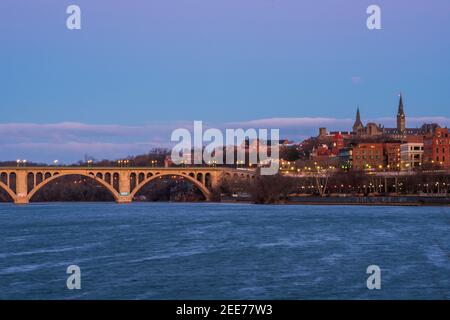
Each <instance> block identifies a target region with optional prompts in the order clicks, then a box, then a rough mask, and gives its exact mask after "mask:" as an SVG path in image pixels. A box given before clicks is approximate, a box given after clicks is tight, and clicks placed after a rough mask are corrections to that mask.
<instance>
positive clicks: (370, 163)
mask: <svg viewBox="0 0 450 320" xmlns="http://www.w3.org/2000/svg"><path fill="white" fill-rule="evenodd" d="M352 162H353V163H352V167H353V170H367V169H375V168H383V167H384V155H383V144H382V143H359V144H357V145H355V146H353V150H352Z"/></svg>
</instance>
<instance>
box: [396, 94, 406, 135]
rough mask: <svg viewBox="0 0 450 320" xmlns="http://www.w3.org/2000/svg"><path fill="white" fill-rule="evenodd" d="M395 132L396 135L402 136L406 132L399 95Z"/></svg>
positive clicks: (403, 112) (401, 100) (401, 101)
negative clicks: (396, 131)
mask: <svg viewBox="0 0 450 320" xmlns="http://www.w3.org/2000/svg"><path fill="white" fill-rule="evenodd" d="M397 130H398V133H400V134H403V133H405V131H406V119H405V111H404V110H403V97H402V95H401V94H400V101H399V103H398V111H397Z"/></svg>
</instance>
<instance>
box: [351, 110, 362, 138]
mask: <svg viewBox="0 0 450 320" xmlns="http://www.w3.org/2000/svg"><path fill="white" fill-rule="evenodd" d="M362 129H364V125H363V123H362V122H361V115H360V113H359V107H358V108H357V109H356V120H355V123H354V124H353V132H354V133H358V132H359V131H361V130H362Z"/></svg>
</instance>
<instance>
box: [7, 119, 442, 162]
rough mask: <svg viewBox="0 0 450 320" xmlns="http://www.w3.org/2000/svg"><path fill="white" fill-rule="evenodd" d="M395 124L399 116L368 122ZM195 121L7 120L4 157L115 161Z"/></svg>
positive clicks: (166, 143) (310, 125) (297, 127)
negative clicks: (133, 123)
mask: <svg viewBox="0 0 450 320" xmlns="http://www.w3.org/2000/svg"><path fill="white" fill-rule="evenodd" d="M407 121H408V122H407V125H408V126H409V127H419V126H421V125H422V124H423V123H430V122H436V123H439V124H440V125H441V126H449V125H450V118H447V117H411V118H408V119H407ZM367 122H375V123H377V124H378V123H380V124H383V125H385V126H386V127H393V126H395V123H396V119H395V118H376V119H370V120H367ZM352 124H353V119H339V118H312V117H303V118H270V119H256V120H249V121H242V122H230V123H204V126H205V127H215V128H219V129H222V130H224V129H226V128H244V129H245V128H268V129H280V134H281V137H283V138H288V139H290V140H293V141H301V140H303V139H304V138H306V137H308V136H311V135H317V131H318V128H319V127H326V128H328V129H329V130H336V131H346V130H350V128H351V126H352ZM192 126H193V123H192V122H170V123H164V122H158V123H156V122H155V123H148V124H146V125H142V126H122V125H96V124H84V123H74V122H64V123H55V124H36V123H6V124H0V150H1V155H0V160H14V159H27V160H30V161H39V162H51V161H53V160H55V159H58V160H60V161H63V162H65V163H71V162H75V161H78V160H80V159H83V157H84V155H85V154H89V155H90V156H93V157H95V158H96V159H105V158H109V159H117V158H120V157H126V156H128V155H135V154H141V153H145V152H148V151H149V150H150V149H151V148H153V147H170V146H171V145H172V143H171V141H170V137H171V133H172V131H173V130H174V129H176V128H187V129H192Z"/></svg>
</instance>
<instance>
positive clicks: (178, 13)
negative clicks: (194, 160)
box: [0, 0, 450, 161]
mask: <svg viewBox="0 0 450 320" xmlns="http://www.w3.org/2000/svg"><path fill="white" fill-rule="evenodd" d="M373 3H375V4H378V5H379V6H380V7H381V9H382V30H376V31H369V30H368V29H367V28H366V18H367V14H366V8H367V6H368V5H369V4H373ZM69 4H77V5H79V6H80V7H81V10H82V29H81V30H76V31H70V30H67V29H66V27H65V21H66V18H67V14H66V13H65V11H66V8H67V6H68V5H69ZM449 39H450V2H449V1H448V0H430V1H417V0H409V1H407V0H396V1H382V0H380V1H378V0H371V1H365V0H347V1H341V0H316V1H312V0H311V1H298V0H245V1H243V0H215V1H211V0H164V1H163V0H129V1H106V0H96V1H92V0H89V1H86V0H71V1H65V0H36V1H23V0H2V1H1V2H0V46H1V47H0V48H1V50H0V86H1V88H2V90H1V94H0V132H2V135H3V134H8V132H12V130H11V128H15V129H16V130H14V132H16V133H17V134H16V135H15V136H14V135H12V134H10V135H9V136H8V137H6V136H3V138H0V146H1V147H2V148H3V150H4V152H3V156H2V157H1V158H2V159H1V160H5V159H6V158H8V159H15V158H24V157H27V158H29V159H31V160H33V159H36V160H39V161H51V160H50V159H52V158H56V157H57V158H61V159H64V160H65V161H75V160H77V159H81V158H82V156H83V154H84V153H90V154H94V155H95V153H98V155H95V156H96V157H98V158H101V157H102V155H107V156H108V157H119V156H124V155H127V154H130V153H139V152H143V151H145V150H146V149H147V148H148V146H149V145H158V144H164V143H167V142H168V140H169V139H170V130H171V128H173V127H174V126H176V124H177V123H180V122H182V123H189V122H190V121H193V120H203V121H205V122H207V123H210V124H211V125H216V126H219V127H224V126H227V125H229V124H231V123H240V124H251V123H254V122H252V121H255V120H262V121H263V122H259V123H264V124H265V125H269V126H270V125H272V126H280V121H279V119H280V118H283V119H285V120H283V121H282V124H283V125H284V126H280V127H281V129H282V131H281V132H282V135H283V133H284V134H285V135H286V136H289V137H290V138H292V139H294V140H297V139H302V138H303V137H304V136H307V135H308V134H313V133H315V132H316V128H315V123H318V122H320V121H322V120H320V119H323V118H327V119H328V120H326V121H327V122H326V124H327V125H328V126H329V127H330V128H331V129H332V128H334V127H335V128H336V129H338V130H343V129H345V127H346V123H348V122H351V119H352V118H353V117H354V113H355V108H356V105H359V106H360V108H361V112H362V116H363V118H364V119H365V120H368V119H371V120H372V119H375V120H380V119H381V120H383V119H384V118H389V117H393V116H394V115H395V112H396V107H397V99H398V97H397V95H398V93H399V92H400V91H401V92H403V94H404V97H405V109H406V113H407V116H408V117H409V118H408V119H410V118H411V117H413V118H415V120H411V122H410V123H409V125H410V126H416V125H419V124H420V122H421V121H422V120H426V119H422V118H429V117H441V118H440V120H441V122H443V124H444V125H445V124H447V122H448V119H447V118H450V111H449V110H450V108H449V101H450V90H449V88H450V62H449V58H448V57H450V40H449ZM304 118H320V119H317V121H314V120H313V124H314V125H310V124H309V125H308V123H310V122H308V121H307V120H305V119H304ZM419 118H420V119H419ZM289 119H291V120H289ZM384 120H385V121H386V122H387V123H389V121H391V120H392V119H384ZM384 120H383V121H384ZM333 121H334V122H333ZM416 122H417V123H416ZM68 123H69V124H68ZM343 123H345V125H343ZM74 126H75V127H76V128H78V129H75V131H74ZM24 128H26V130H22V129H24ZM31 128H34V129H33V130H34V131H33V130H32V129H31ZM79 128H84V129H83V130H85V129H86V128H90V129H89V130H88V131H89V132H90V133H89V134H86V133H85V132H86V131H83V132H84V133H82V132H80V131H79V130H80V129H79ZM105 128H106V129H105ZM111 128H120V129H118V131H114V133H111V132H110V131H108V130H111ZM130 128H131V129H130ZM136 128H138V129H136ZM297 128H298V131H296V129H297ZM8 130H10V131H8ZM30 130H31V131H30ZM105 130H106V132H107V133H108V132H109V134H107V133H104V132H105ZM123 130H129V131H127V133H126V134H125V133H124V131H123ZM134 130H143V131H139V132H140V135H139V136H138V137H136V136H134V135H133V134H132V133H131V132H135V131H134ZM283 130H284V131H283ZM23 132H28V135H26V134H24V133H23ZM42 132H47V135H43V134H42ZM100 132H101V133H100ZM36 133H41V134H36ZM44 148H45V150H46V151H43V149H44ZM52 150H53V151H52Z"/></svg>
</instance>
